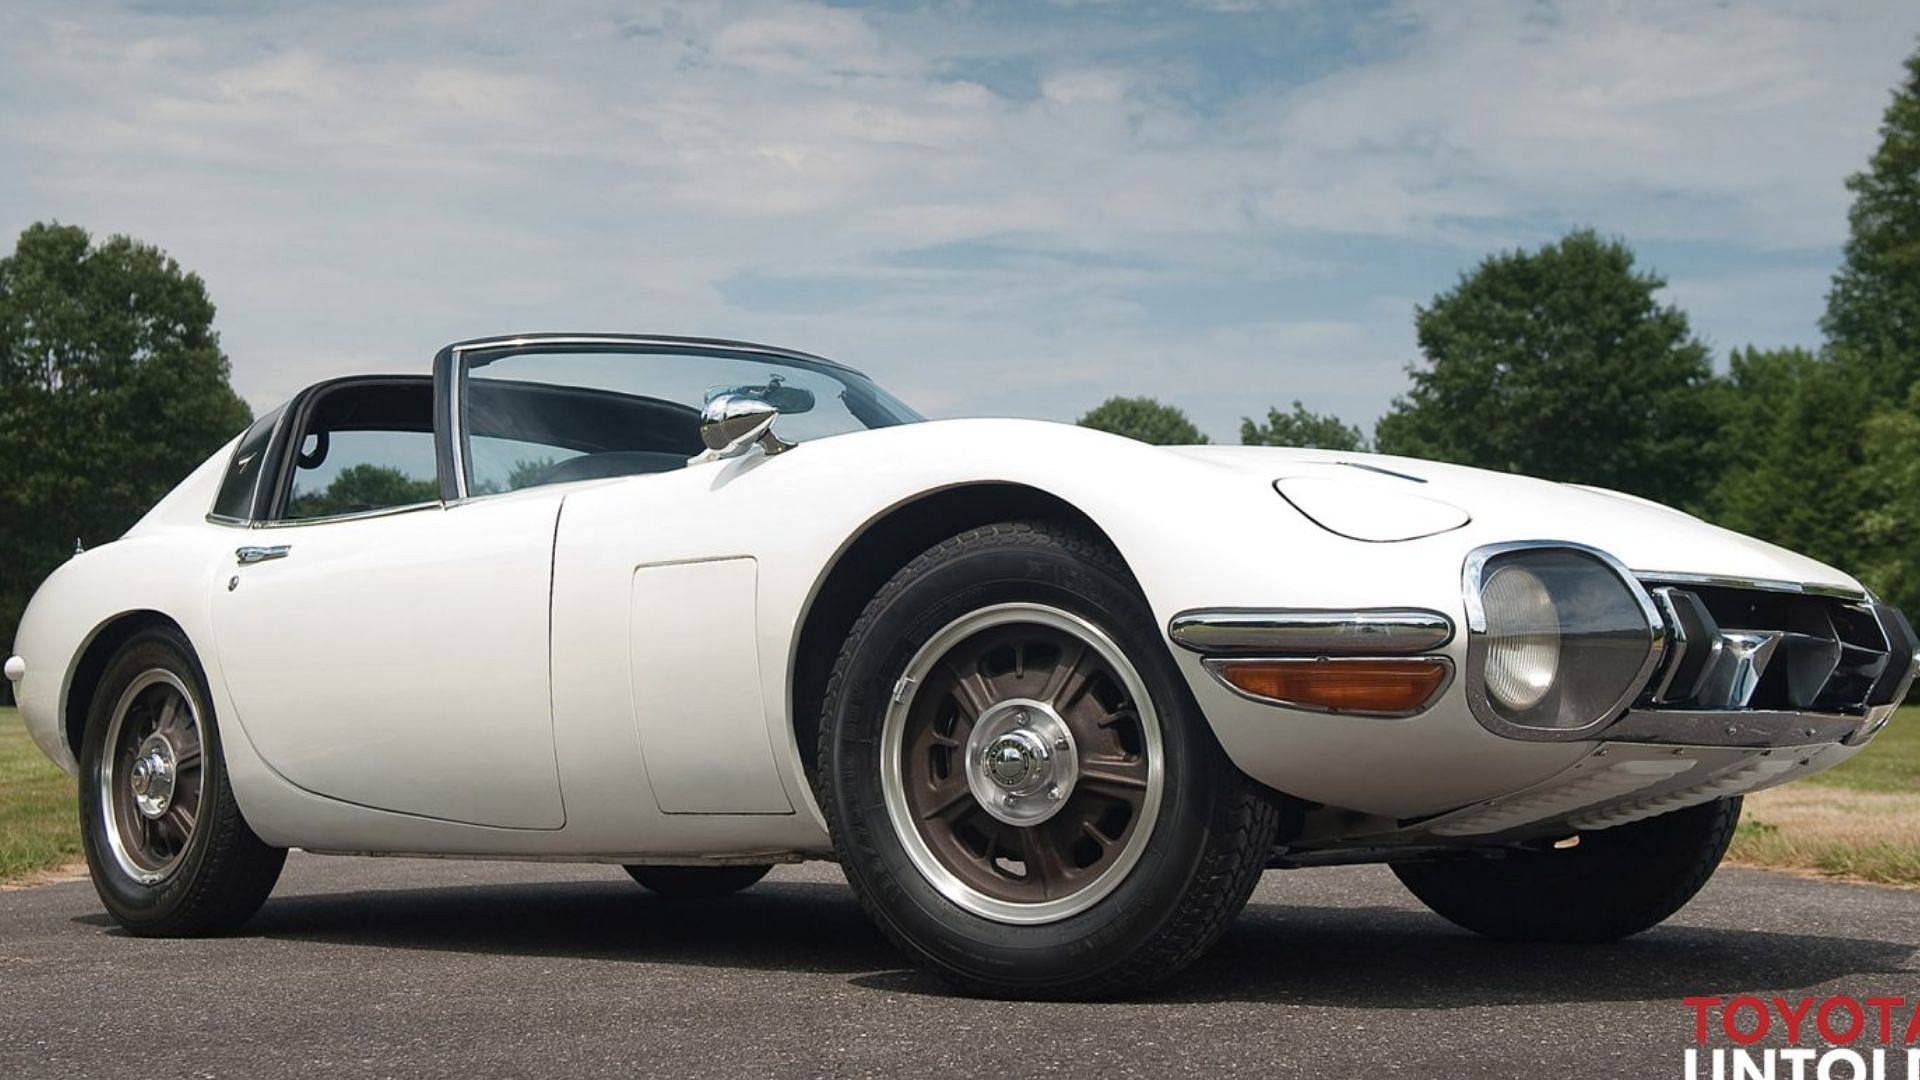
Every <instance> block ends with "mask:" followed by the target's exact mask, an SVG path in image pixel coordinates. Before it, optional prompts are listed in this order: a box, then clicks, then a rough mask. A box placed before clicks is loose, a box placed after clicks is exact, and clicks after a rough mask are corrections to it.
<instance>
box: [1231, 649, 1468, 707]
mask: <svg viewBox="0 0 1920 1080" xmlns="http://www.w3.org/2000/svg"><path fill="white" fill-rule="evenodd" d="M1406 659H1407V657H1405V656H1341V657H1333V658H1324V659H1323V658H1320V657H1307V656H1209V657H1204V658H1202V659H1201V661H1200V664H1201V666H1202V667H1204V668H1206V669H1207V674H1209V675H1211V676H1213V680H1214V681H1215V682H1217V683H1219V684H1220V685H1221V686H1224V687H1226V688H1227V689H1228V690H1229V691H1231V692H1232V693H1233V695H1234V696H1235V697H1240V698H1245V699H1246V700H1248V701H1255V702H1259V703H1260V704H1262V705H1278V706H1280V707H1281V708H1286V709H1297V710H1299V711H1300V712H1311V713H1325V714H1327V715H1330V716H1365V717H1371V718H1373V719H1377V720H1405V719H1406V718H1408V717H1410V716H1418V715H1420V714H1421V713H1423V712H1426V711H1427V710H1428V709H1431V708H1433V704H1434V702H1436V701H1439V700H1440V699H1441V698H1442V697H1445V696H1446V693H1447V688H1448V687H1450V686H1452V685H1453V670H1454V669H1453V661H1452V660H1451V659H1449V658H1448V657H1445V656H1422V657H1419V658H1418V659H1420V660H1430V661H1432V662H1433V663H1436V664H1439V665H1440V666H1441V668H1442V669H1444V670H1445V672H1446V675H1445V676H1444V677H1443V678H1442V679H1441V680H1440V685H1438V686H1436V687H1434V689H1433V693H1432V694H1431V695H1429V696H1428V697H1427V699H1426V700H1425V701H1423V702H1421V703H1420V704H1419V705H1418V706H1416V707H1415V708H1412V709H1408V710H1406V711H1404V712H1382V711H1379V710H1374V709H1329V708H1326V707H1325V706H1322V705H1306V704H1302V703H1300V702H1298V701H1288V700H1286V699H1284V698H1271V697H1266V696H1264V695H1261V694H1253V693H1248V692H1247V691H1245V690H1242V689H1240V688H1239V687H1237V686H1235V685H1233V684H1232V683H1231V682H1228V681H1227V676H1226V672H1225V671H1224V670H1223V669H1224V668H1225V667H1226V666H1227V665H1228V664H1244V663H1250V662H1255V663H1262V664H1318V663H1323V662H1324V663H1333V664H1339V663H1344V662H1346V661H1349V660H1352V661H1365V660H1373V661H1386V662H1388V663H1394V662H1399V661H1404V660H1406Z"/></svg>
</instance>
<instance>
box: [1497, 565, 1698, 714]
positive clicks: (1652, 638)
mask: <svg viewBox="0 0 1920 1080" xmlns="http://www.w3.org/2000/svg"><path fill="white" fill-rule="evenodd" d="M1540 550H1559V551H1572V552H1576V553H1578V554H1581V555H1585V556H1587V557H1589V558H1591V559H1594V560H1595V561H1597V562H1599V563H1600V564H1601V566H1603V567H1605V568H1606V569H1607V570H1609V571H1611V572H1612V573H1613V575H1614V576H1615V577H1617V578H1619V579H1620V580H1621V582H1623V583H1624V584H1625V585H1626V587H1627V590H1628V592H1630V593H1631V594H1632V595H1633V598H1634V600H1635V601H1637V602H1638V603H1639V605H1640V613H1641V615H1642V616H1643V617H1645V619H1646V621H1647V658H1646V660H1645V661H1643V662H1642V663H1641V665H1640V671H1639V673H1638V674H1637V675H1635V676H1634V677H1633V679H1632V680H1631V682H1630V683H1629V684H1628V686H1627V689H1626V692H1624V693H1622V694H1621V695H1620V698H1619V700H1617V701H1615V702H1614V703H1613V704H1612V705H1611V706H1610V707H1608V708H1607V709H1606V710H1605V711H1604V712H1602V713H1601V714H1600V715H1599V716H1598V717H1595V718H1594V720H1593V721H1592V722H1591V723H1588V724H1586V725H1585V726H1583V727H1577V728H1542V727H1527V726H1525V725H1523V724H1514V723H1510V722H1508V721H1507V720H1506V719H1504V718H1502V717H1501V716H1500V714H1499V712H1498V711H1497V710H1496V709H1494V707H1493V703H1492V702H1490V701H1488V700H1487V689H1486V636H1485V635H1486V632H1487V610H1486V607H1485V605H1483V604H1482V603H1481V602H1480V586H1481V583H1482V581H1483V579H1484V578H1485V575H1486V570H1487V563H1489V562H1490V561H1492V560H1493V559H1495V558H1497V557H1498V556H1501V555H1506V554H1510V553H1512V552H1516V551H1540ZM1461 592H1462V594H1463V596H1464V599H1465V600H1466V607H1467V688H1466V697H1467V708H1468V709H1469V711H1471V712H1472V713H1473V718H1474V719H1475V720H1478V721H1480V726H1481V727H1484V728H1486V729H1487V730H1488V731H1491V732H1493V733H1494V734H1495V735H1500V736H1504V737H1505V738H1509V739H1521V740H1524V741H1527V742H1571V741H1575V740H1580V739H1592V738H1595V737H1596V736H1599V735H1600V734H1602V733H1603V732H1604V730H1605V729H1606V728H1607V725H1609V724H1610V723H1612V722H1613V721H1614V720H1616V719H1618V718H1619V717H1620V716H1621V715H1622V714H1623V713H1624V712H1625V711H1626V708H1627V706H1628V705H1629V704H1631V703H1632V702H1633V700H1634V699H1635V698H1638V697H1639V696H1640V693H1641V691H1643V690H1645V689H1646V686H1647V683H1648V681H1649V680H1651V679H1652V678H1653V675H1654V672H1655V671H1657V670H1659V667H1660V661H1661V660H1662V659H1663V658H1665V656H1666V653H1667V623H1666V620H1665V619H1663V618H1661V617H1660V609H1659V608H1657V607H1655V606H1654V603H1653V596H1652V594H1651V593H1649V592H1647V587H1646V586H1645V585H1643V584H1642V583H1641V582H1640V579H1639V578H1637V577H1635V576H1634V575H1633V571H1631V570H1628V569H1627V568H1626V566H1625V565H1623V564H1622V563H1621V562H1620V560H1619V559H1616V558H1614V557H1613V556H1612V555H1609V554H1607V553H1606V552H1604V551H1602V550H1600V549H1599V548H1596V547H1590V546H1588V545H1586V544H1576V543H1573V542H1571V541H1566V540H1516V541H1512V542H1510V543H1504V544H1487V545H1484V546H1482V547H1477V548H1474V549H1473V550H1472V551H1470V552H1468V553H1467V558H1466V562H1465V564H1464V565H1463V566H1462V567H1461Z"/></svg>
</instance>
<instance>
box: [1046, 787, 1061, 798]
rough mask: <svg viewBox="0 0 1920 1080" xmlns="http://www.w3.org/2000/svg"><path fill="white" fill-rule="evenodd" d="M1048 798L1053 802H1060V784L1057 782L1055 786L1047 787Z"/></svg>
mask: <svg viewBox="0 0 1920 1080" xmlns="http://www.w3.org/2000/svg"><path fill="white" fill-rule="evenodd" d="M1047 799H1048V800H1049V801H1051V802H1059V801H1060V787H1059V785H1057V784H1056V785H1054V786H1053V787H1050V788H1048V789H1047Z"/></svg>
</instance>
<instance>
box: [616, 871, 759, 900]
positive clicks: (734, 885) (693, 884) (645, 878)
mask: <svg viewBox="0 0 1920 1080" xmlns="http://www.w3.org/2000/svg"><path fill="white" fill-rule="evenodd" d="M772 869H773V867H771V866H629V867H627V868H626V870H627V873H628V874H629V875H631V876H632V877H633V880H635V881H637V882H639V883H640V884H641V885H644V886H645V887H646V888H647V889H648V890H649V891H652V892H656V893H659V894H660V895H661V896H666V897H672V898H675V899H707V898H710V897H715V896H727V895H729V894H731V893H737V892H739V891H740V890H741V889H745V888H748V887H750V886H752V885H753V884H755V883H756V882H758V881H759V880H760V879H761V878H763V877H766V876H767V871H769V870H772Z"/></svg>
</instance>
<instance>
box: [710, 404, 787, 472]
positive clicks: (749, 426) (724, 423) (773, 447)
mask: <svg viewBox="0 0 1920 1080" xmlns="http://www.w3.org/2000/svg"><path fill="white" fill-rule="evenodd" d="M779 417H780V410H779V409H776V408H774V407H773V406H772V405H769V404H767V403H766V402H764V401H761V400H760V399H759V398H753V397H748V396H747V395H745V394H720V395H718V396H716V397H715V398H714V399H713V400H712V401H709V402H707V407H706V408H704V409H702V410H700V441H701V442H702V443H704V444H706V447H707V449H706V451H705V452H704V453H700V454H696V455H694V456H693V457H691V458H688V459H687V464H689V465H698V464H700V463H701V462H705V461H720V460H723V459H725V458H730V457H734V456H736V455H738V454H741V453H744V452H745V451H746V449H747V447H748V446H751V445H752V444H754V443H756V442H757V443H759V444H760V449H762V450H764V451H766V453H767V456H769V457H771V456H773V455H774V454H779V453H783V452H785V451H788V450H791V449H793V444H792V443H790V442H788V441H786V440H785V439H782V438H781V437H780V436H778V435H775V434H774V433H773V422H774V421H775V420H777V419H779Z"/></svg>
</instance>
